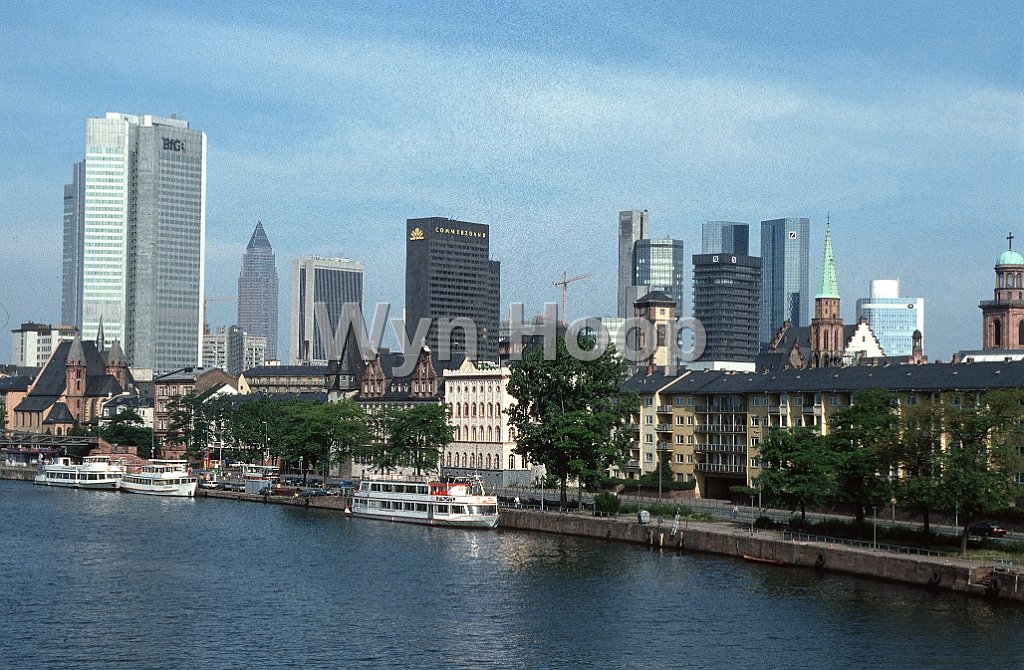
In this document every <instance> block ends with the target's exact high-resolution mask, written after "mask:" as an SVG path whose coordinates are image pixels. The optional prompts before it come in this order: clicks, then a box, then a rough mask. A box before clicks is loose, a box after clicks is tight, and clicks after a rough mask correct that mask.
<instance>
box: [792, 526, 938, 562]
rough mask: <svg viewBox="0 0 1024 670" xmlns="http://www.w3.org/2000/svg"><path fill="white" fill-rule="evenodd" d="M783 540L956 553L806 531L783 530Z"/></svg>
mask: <svg viewBox="0 0 1024 670" xmlns="http://www.w3.org/2000/svg"><path fill="white" fill-rule="evenodd" d="M782 539H783V540H792V541H794V542H825V543H828V544H842V545H845V546H848V547H860V548H862V549H876V550H878V551H888V552H890V553H894V554H914V555H917V556H937V557H940V558H956V557H957V554H955V553H953V552H949V551H935V550H934V549H918V548H917V547H903V546H900V545H897V544H882V543H881V542H870V541H868V540H849V539H847V538H845V537H832V536H831V535H808V534H806V533H791V532H789V531H783V533H782Z"/></svg>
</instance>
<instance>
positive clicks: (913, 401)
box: [907, 395, 917, 407]
mask: <svg viewBox="0 0 1024 670" xmlns="http://www.w3.org/2000/svg"><path fill="white" fill-rule="evenodd" d="M916 404H917V396H916V395H908V396H907V407H913V406H914V405H916Z"/></svg>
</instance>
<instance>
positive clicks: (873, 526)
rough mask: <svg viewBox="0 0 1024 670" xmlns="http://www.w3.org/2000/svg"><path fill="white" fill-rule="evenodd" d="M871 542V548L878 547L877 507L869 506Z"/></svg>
mask: <svg viewBox="0 0 1024 670" xmlns="http://www.w3.org/2000/svg"><path fill="white" fill-rule="evenodd" d="M871 517H872V518H871V544H872V548H874V549H878V507H876V506H874V505H872V506H871Z"/></svg>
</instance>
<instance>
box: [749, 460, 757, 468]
mask: <svg viewBox="0 0 1024 670" xmlns="http://www.w3.org/2000/svg"><path fill="white" fill-rule="evenodd" d="M750 467H752V468H756V467H757V459H756V458H751V459H750Z"/></svg>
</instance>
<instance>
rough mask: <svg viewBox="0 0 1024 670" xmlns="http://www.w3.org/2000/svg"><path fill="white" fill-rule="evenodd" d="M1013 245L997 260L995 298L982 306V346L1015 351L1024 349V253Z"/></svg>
mask: <svg viewBox="0 0 1024 670" xmlns="http://www.w3.org/2000/svg"><path fill="white" fill-rule="evenodd" d="M1007 240H1009V242H1010V248H1009V249H1008V250H1007V251H1004V252H1003V253H1002V254H1001V255H1000V256H999V260H997V261H996V268H995V270H996V284H995V291H994V293H995V296H994V298H995V299H994V300H985V301H982V303H981V304H980V305H979V307H981V314H982V317H981V320H982V328H983V331H982V348H983V349H986V350H987V349H1000V350H1004V351H1012V350H1019V349H1024V282H1022V280H1024V256H1021V255H1020V254H1019V253H1017V252H1016V251H1014V250H1013V235H1012V234H1010V235H1008V236H1007Z"/></svg>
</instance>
